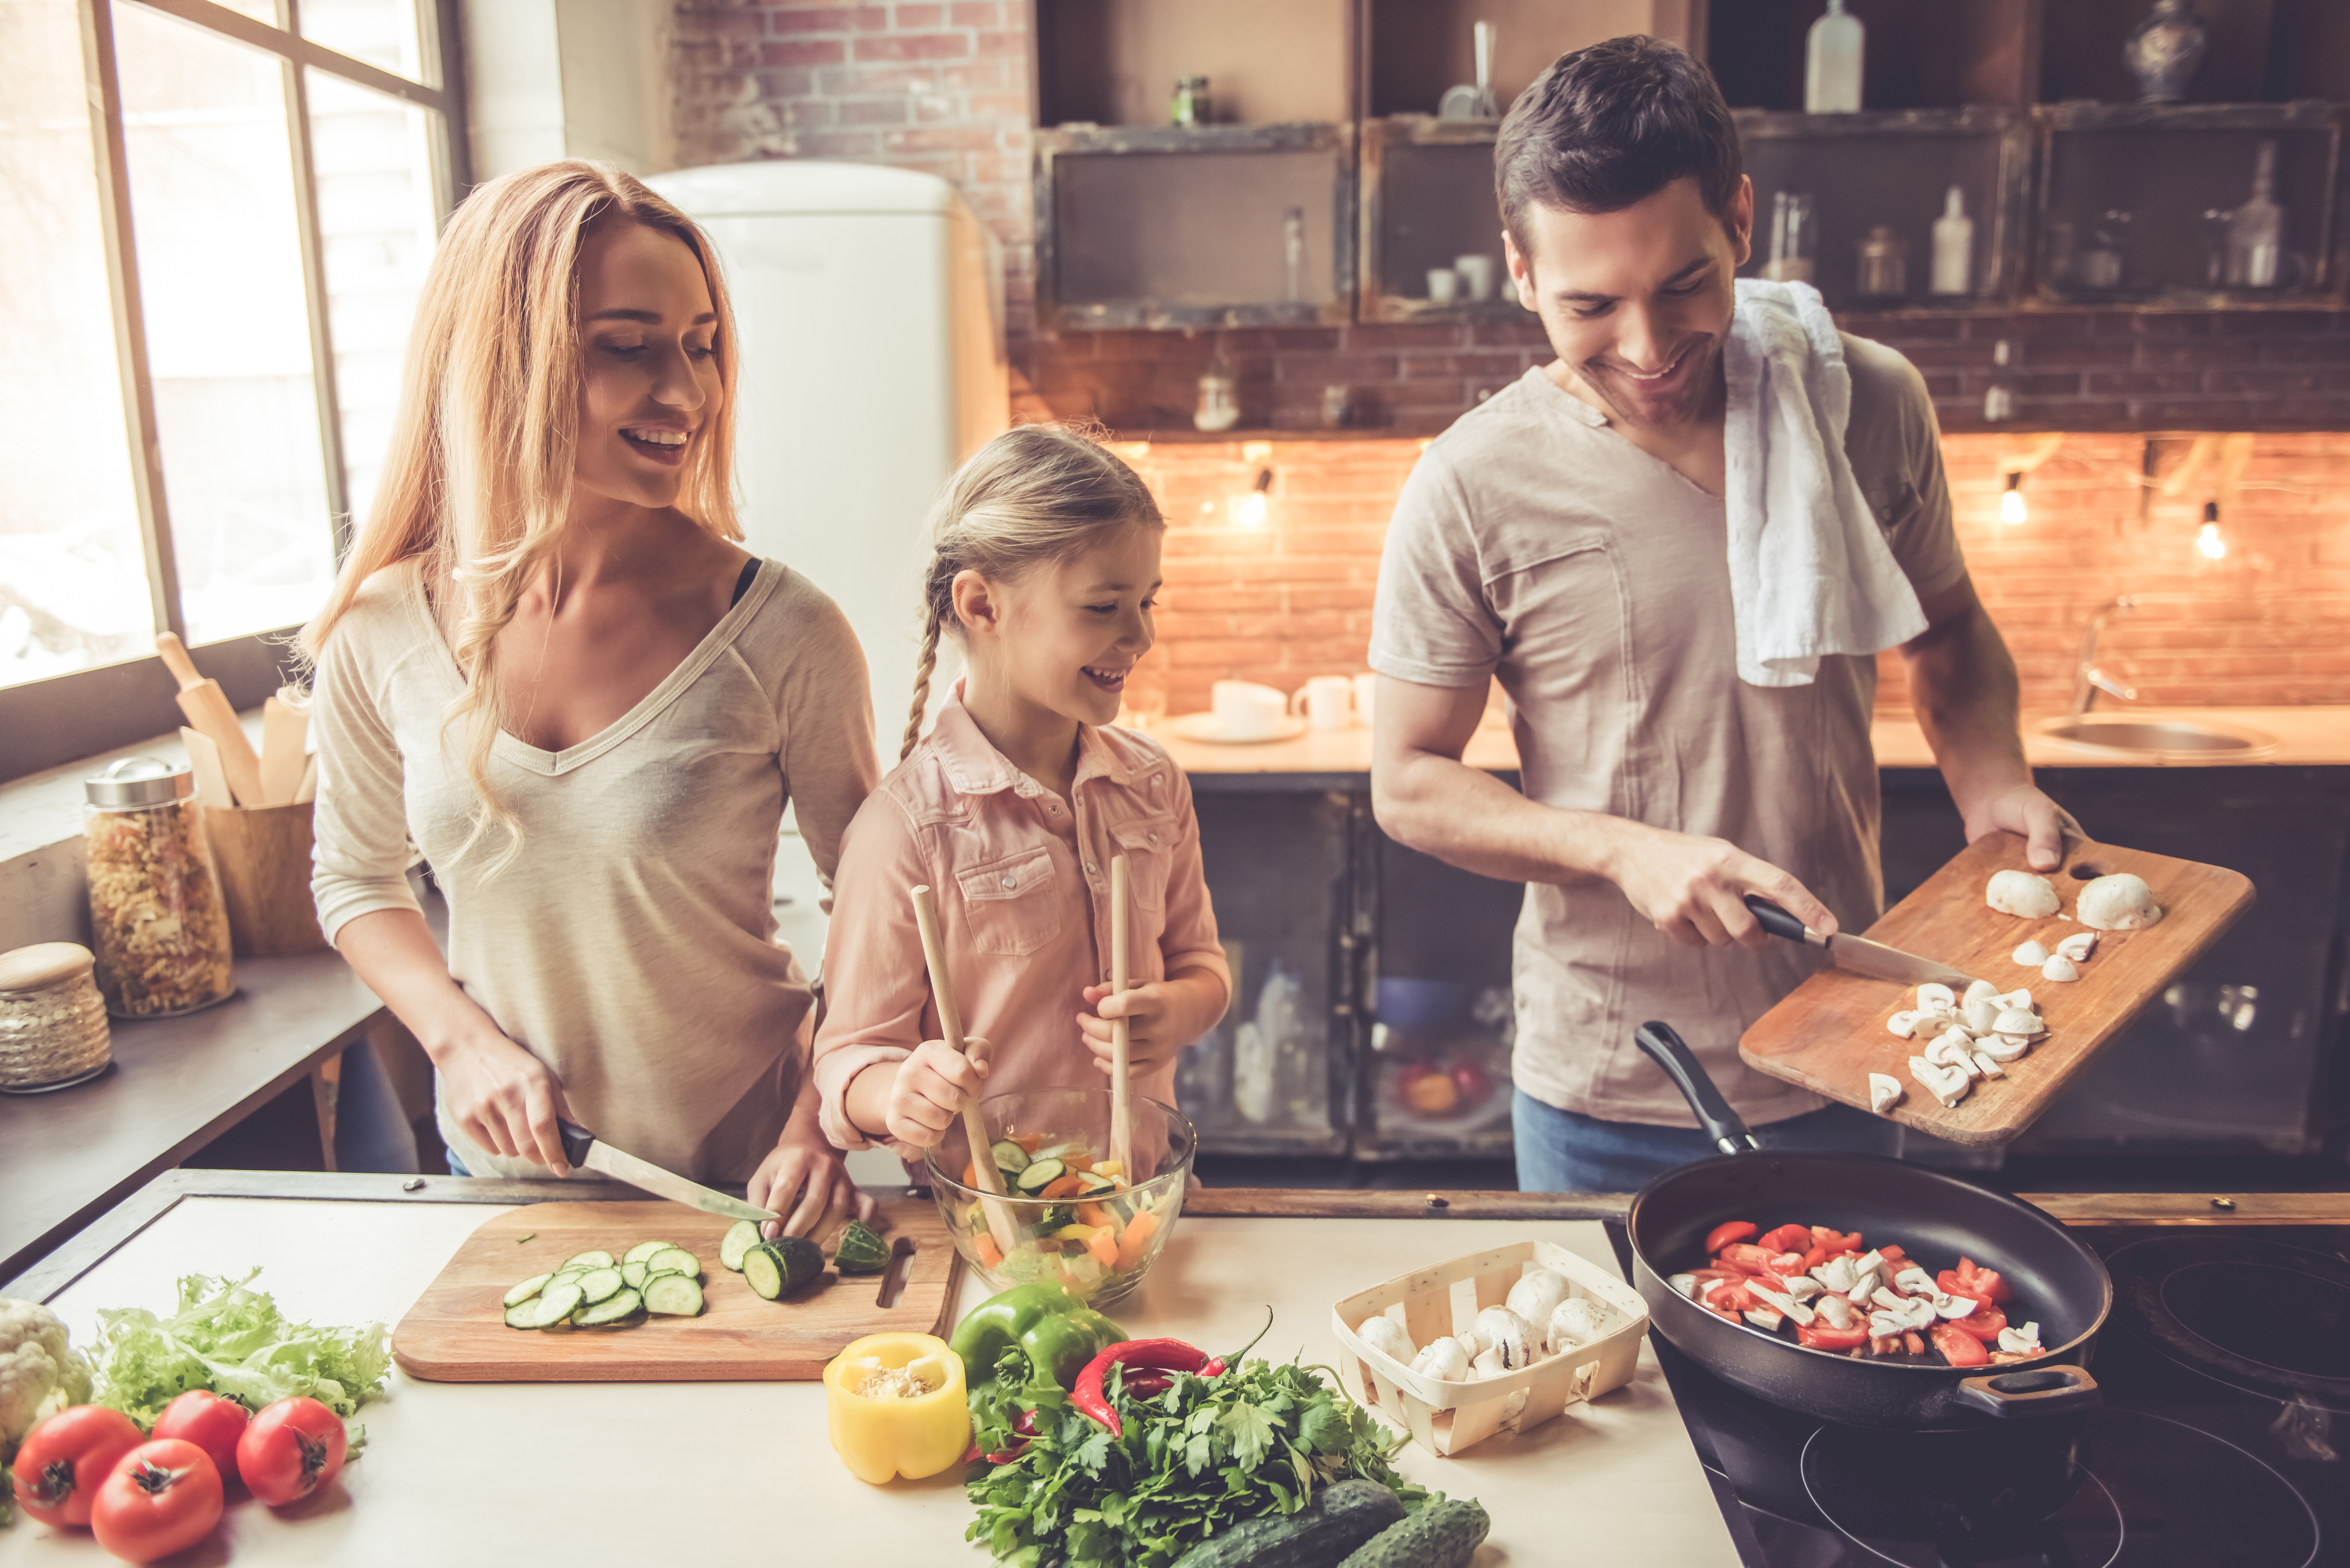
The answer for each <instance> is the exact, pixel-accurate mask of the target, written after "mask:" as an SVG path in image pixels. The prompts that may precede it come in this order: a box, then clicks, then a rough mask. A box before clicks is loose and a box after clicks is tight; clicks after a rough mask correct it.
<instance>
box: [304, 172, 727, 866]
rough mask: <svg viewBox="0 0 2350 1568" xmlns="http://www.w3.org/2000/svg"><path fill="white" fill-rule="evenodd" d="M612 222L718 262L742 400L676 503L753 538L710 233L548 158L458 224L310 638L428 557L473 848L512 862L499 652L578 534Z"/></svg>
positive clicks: (504, 182) (517, 838)
mask: <svg viewBox="0 0 2350 1568" xmlns="http://www.w3.org/2000/svg"><path fill="white" fill-rule="evenodd" d="M604 220H612V221H623V220H625V221H627V222H630V223H642V224H644V225H645V226H646V227H648V228H652V229H658V230H660V231H661V232H663V233H666V234H675V235H676V236H677V237H678V238H679V239H681V240H682V241H684V242H685V244H686V247H687V248H688V249H690V250H691V251H692V252H693V254H694V255H695V257H696V258H697V259H698V260H699V261H700V262H701V264H702V277H703V279H704V281H705V282H707V283H708V285H709V286H710V298H711V304H712V308H713V309H714V310H715V311H716V312H717V314H718V329H717V332H716V335H715V341H714V347H715V351H716V357H715V359H714V363H715V364H716V366H717V368H718V376H719V379H720V381H721V383H722V384H723V386H724V387H725V388H726V389H727V391H728V393H729V394H730V395H729V396H727V397H726V398H724V399H723V400H721V402H720V404H719V408H718V411H717V413H716V414H715V415H714V416H713V417H712V418H711V419H710V420H709V421H708V422H707V423H706V424H705V425H704V426H703V428H702V440H701V441H697V442H696V443H695V452H694V454H693V456H692V457H691V459H690V460H689V467H688V469H687V472H686V477H685V484H684V488H683V490H682V491H681V493H680V494H679V497H678V502H677V506H678V510H679V511H681V512H682V513H683V514H686V515H687V516H688V517H691V519H692V520H693V521H694V522H695V523H696V524H699V525H700V526H701V527H702V528H703V529H704V530H706V531H708V532H709V533H710V534H712V535H715V536H717V537H719V538H721V539H740V538H741V537H742V536H743V529H742V524H740V523H738V522H737V521H736V519H735V515H734V497H733V472H734V399H733V396H732V395H731V394H732V393H733V387H734V379H735V376H734V369H735V366H736V364H737V362H738V361H737V359H736V356H735V354H734V317H733V310H732V308H731V307H730V306H729V305H728V303H727V297H726V285H725V281H724V279H723V277H721V276H720V274H719V269H718V264H717V258H716V255H715V253H714V252H713V250H712V246H711V244H710V243H709V241H708V240H707V239H706V238H705V237H704V236H703V234H702V231H701V230H700V229H699V228H697V227H695V225H694V223H693V221H692V220H691V218H688V217H687V216H686V215H685V214H684V213H681V212H679V211H678V210H677V209H676V208H675V207H673V206H671V204H670V203H669V202H665V201H663V200H662V199H661V198H660V197H659V196H657V195H655V194H654V193H653V192H651V191H650V190H649V189H648V188H646V186H645V185H644V184H643V183H642V182H639V181H638V180H637V179H636V178H634V177H633V176H631V175H629V174H628V173H626V172H624V171H621V170H619V169H618V168H615V167H614V166H612V165H611V164H608V163H591V162H587V161H581V160H571V161H565V162H561V163H547V164H542V165H540V166H539V167H538V168H536V169H524V170H519V171H515V173H512V174H507V175H503V176H501V177H500V178H498V179H496V180H493V181H491V182H489V183H487V184H485V185H484V186H482V187H481V188H480V189H478V190H476V191H475V192H473V194H472V195H470V196H468V197H467V198H466V199H465V202H464V203H463V205H462V206H460V207H459V208H458V209H457V212H456V213H455V215H454V216H453V217H452V218H451V219H450V222H449V227H448V230H447V232H446V233H445V234H442V237H441V244H440V247H439V249H438V250H436V251H435V252H434V253H433V257H432V273H431V275H429V276H428V277H427V278H426V279H425V284H424V293H423V297H422V298H421V300H420V301H419V303H418V305H417V310H416V325H415V327H414V328H413V329H412V330H411V333H410V335H409V341H408V359H407V365H406V368H405V370H404V372H403V375H402V379H401V387H400V411H399V414H398V416H397V418H396V419H395V421H394V422H393V426H392V435H391V449H390V452H389V454H388V455H387V457H386V459H385V462H384V469H383V482H382V487H381V488H380V490H379V491H378V492H377V493H376V497H375V504H374V505H373V506H372V507H370V508H369V512H368V515H367V518H366V520H365V521H364V522H363V523H362V524H360V526H359V532H358V535H357V537H356V538H355V539H354V540H353V541H352V545H351V551H350V555H349V556H348V559H346V560H345V561H344V563H343V569H342V574H341V576H338V578H337V579H336V582H335V587H334V591H333V592H332V593H331V594H329V595H328V598H327V605H326V607H325V608H324V609H322V610H321V611H319V613H318V616H317V619H315V620H313V621H312V622H311V623H310V624H309V625H308V626H307V627H305V628H303V630H302V639H301V644H302V649H303V652H304V653H305V654H307V656H308V657H309V658H311V659H316V658H317V656H318V653H319V651H320V650H321V649H324V648H325V647H326V646H327V641H328V639H329V638H330V637H332V636H333V635H334V630H335V627H336V625H337V623H338V622H339V621H340V620H341V619H342V618H343V617H344V616H345V615H346V614H347V613H348V611H349V610H350V607H351V605H352V602H353V601H354V600H355V599H356V598H357V597H359V589H360V587H361V586H362V585H363V584H365V583H366V582H367V580H368V579H369V577H371V576H374V575H375V574H376V573H377V572H380V571H381V570H382V569H383V568H385V567H386V566H394V565H396V564H398V563H400V562H402V561H406V560H409V559H411V558H420V560H421V569H422V571H423V574H424V583H425V587H426V591H427V593H428V594H429V595H430V596H431V597H432V603H433V607H434V609H435V613H436V614H437V616H438V617H439V619H440V622H441V627H442V635H443V636H444V637H446V639H448V643H449V648H450V651H451V652H452V654H453V655H454V657H455V659H456V662H457V668H458V670H459V671H460V672H461V673H462V674H463V677H464V682H465V689H464V691H463V694H462V695H460V696H459V697H458V699H457V701H454V702H453V703H452V704H451V705H450V707H449V711H448V712H447V714H446V715H445V716H444V720H443V722H444V727H445V725H447V724H452V723H454V722H457V721H458V720H460V719H462V720H463V721H465V726H466V735H465V772H466V774H467V775H468V776H469V777H470V778H471V779H472V781H473V788H474V791H475V793H476V794H477V795H478V797H479V800H480V805H481V809H480V810H479V811H478V812H476V813H475V815H474V819H473V833H472V835H471V836H469V837H468V838H467V839H466V841H465V845H464V846H463V849H461V850H460V851H459V852H458V853H459V856H460V857H462V856H463V855H464V854H465V853H467V852H469V851H471V850H472V849H473V846H474V845H475V844H477V843H478V842H479V841H480V840H481V838H482V836H483V834H484V832H485V831H486V830H487V829H488V828H489V827H490V826H493V825H494V826H499V827H503V828H504V830H505V831H506V834H507V838H508V842H507V845H506V847H505V850H504V853H503V854H502V855H501V856H500V857H499V864H500V865H503V864H504V863H505V861H507V860H509V859H511V858H512V857H513V856H514V854H515V851H516V850H518V849H519V848H520V847H521V842H522V827H521V822H520V820H519V819H518V818H517V817H516V816H515V814H514V812H513V811H512V809H511V808H510V807H508V806H507V805H506V804H505V803H504V800H503V799H502V798H501V797H500V795H499V794H498V791H497V790H496V788H495V787H494V785H493V784H492V783H491V780H490V774H489V760H490V753H491V747H492V746H493V744H494V742H495V741H496V739H497V735H498V732H499V731H500V730H501V729H502V728H504V722H505V718H506V714H505V702H504V696H503V693H502V691H500V686H499V682H498V681H496V680H493V679H492V664H493V656H494V650H495V640H496V638H497V635H498V633H499V632H500V631H501V630H502V629H504V627H505V625H506V623H507V622H509V621H511V620H512V619H513V618H514V615H515V606H516V605H517V604H518V603H520V601H521V599H522V596H523V592H524V590H525V588H527V587H529V586H530V585H531V583H532V582H533V581H535V580H536V577H537V576H538V574H539V572H540V571H541V570H542V569H544V568H545V567H546V566H548V565H549V564H550V563H552V562H554V561H555V560H556V558H557V552H558V550H559V549H560V547H561V545H562V542H563V529H564V523H565V520H566V518H567V516H568V514H569V511H570V506H571V485H572V477H573V472H574V468H575V464H576V453H577V447H578V441H579V398H580V386H581V382H582V379H583V372H582V370H581V363H580V362H581V348H580V339H579V326H578V296H579V254H580V250H581V247H582V246H583V245H584V244H585V243H586V240H587V230H588V227H589V225H590V224H593V223H598V222H599V221H604Z"/></svg>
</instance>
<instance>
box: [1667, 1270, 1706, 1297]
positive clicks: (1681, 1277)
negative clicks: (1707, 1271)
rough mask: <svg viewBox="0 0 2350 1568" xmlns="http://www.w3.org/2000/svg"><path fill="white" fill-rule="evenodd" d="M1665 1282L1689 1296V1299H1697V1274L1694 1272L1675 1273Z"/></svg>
mask: <svg viewBox="0 0 2350 1568" xmlns="http://www.w3.org/2000/svg"><path fill="white" fill-rule="evenodd" d="M1665 1283H1667V1284H1669V1285H1670V1286H1672V1287H1673V1289H1675V1290H1677V1291H1679V1292H1680V1293H1681V1294H1683V1295H1685V1296H1687V1297H1689V1299H1690V1300H1691V1301H1695V1300H1697V1299H1698V1296H1697V1276H1696V1275H1695V1274H1675V1275H1674V1276H1673V1277H1672V1278H1671V1279H1669V1280H1667V1281H1666V1282H1665Z"/></svg>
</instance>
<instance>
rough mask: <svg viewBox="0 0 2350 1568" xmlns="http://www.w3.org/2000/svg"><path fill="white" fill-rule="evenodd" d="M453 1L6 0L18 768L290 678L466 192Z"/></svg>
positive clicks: (1, 159)
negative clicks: (179, 646)
mask: <svg viewBox="0 0 2350 1568" xmlns="http://www.w3.org/2000/svg"><path fill="white" fill-rule="evenodd" d="M453 12H454V6H453V4H452V0H233V3H231V4H214V3H213V0H0V61H5V62H7V85H6V87H5V88H0V278H5V280H6V283H5V287H0V431H5V436H0V454H4V455H5V463H4V464H0V778H8V777H14V776H16V775H19V774H25V773H27V772H31V771H33V770H35V769H37V768H40V767H45V766H50V765H53V764H55V763H58V762H62V761H66V760H68V759H70V758H73V757H76V756H81V755H86V754H88V753H92V752H96V751H100V750H104V749H106V748H107V747H109V746H110V745H117V744H120V743H122V742H126V741H129V740H133V739H136V738H137V737H139V736H140V735H143V734H151V733H153V732H156V731H158V730H161V729H165V728H168V727H169V726H170V724H171V723H172V722H176V719H175V712H176V711H175V710H174V709H173V707H172V701H171V695H172V689H171V683H170V681H169V680H168V679H167V678H165V677H164V676H163V675H162V674H161V670H160V667H159V666H157V665H155V663H154V661H153V659H152V655H153V652H154V645H155V637H156V634H157V633H158V632H161V631H167V630H168V631H172V632H176V633H177V634H179V636H180V637H181V638H182V639H183V640H185V641H186V642H187V643H188V644H189V646H190V647H191V648H192V649H195V650H196V659H197V662H198V663H199V664H200V665H202V666H203V667H204V669H205V671H206V673H208V674H212V675H213V676H215V677H217V678H219V679H221V680H223V682H224V684H225V685H228V686H230V687H231V689H232V690H231V695H232V699H233V700H235V701H239V702H240V703H241V704H242V703H243V702H248V701H258V700H259V697H260V695H261V694H262V693H263V692H264V691H267V690H269V689H270V688H271V687H273V686H274V685H275V684H276V667H277V664H278V661H279V655H280V653H281V651H282V634H283V633H284V632H285V631H286V629H287V628H291V627H294V626H296V625H298V624H300V623H301V622H302V621H303V620H305V619H306V618H308V616H309V615H310V614H311V612H312V611H313V610H315V609H316V608H317V606H318V604H319V602H320V600H321V599H322V597H324V595H325V592H326V589H327V587H328V582H329V580H330V579H331V577H332V576H333V573H334V569H335V565H336V562H337V560H338V556H339V553H340V550H341V547H342V545H343V543H344V541H345V540H346V539H347V538H348V530H349V520H350V519H351V518H352V517H353V516H354V515H356V514H363V513H364V512H365V510H366V508H367V505H368V504H369V500H370V498H371V497H372V495H373V493H374V487H375V483H376V476H377V470H378V468H379V466H380V462H381V461H382V457H383V450H384V444H385V441H386V437H387V435H388V432H389V426H390V418H391V413H392V408H393V403H394V400H395V399H396V398H397V395H398V389H399V373H400V356H401V351H402V348H403V346H404V343H405V340H406V337H407V333H408V327H409V321H410V318H411V316H412V315H413V314H414V311H415V307H416V297H417V294H418V292H419V290H420V289H421V286H422V283H423V278H424V272H425V268H426V265H428V263H429V262H430V259H431V256H432V244H433V240H434V237H435V235H436V234H437V233H438V230H439V226H440V223H441V220H442V217H443V216H445V215H446V213H448V211H449V208H450V205H451V203H452V201H453V200H454V198H455V196H456V195H457V194H458V193H459V192H460V191H461V190H462V188H463V187H462V178H463V127H462V125H461V124H459V123H458V115H459V100H458V95H457V91H456V87H455V70H454V53H453V40H454V32H455V28H454V15H453Z"/></svg>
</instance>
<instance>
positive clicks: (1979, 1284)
mask: <svg viewBox="0 0 2350 1568" xmlns="http://www.w3.org/2000/svg"><path fill="white" fill-rule="evenodd" d="M1958 1274H1959V1278H1960V1279H1962V1280H1964V1281H1966V1282H1967V1283H1968V1285H1969V1287H1970V1288H1969V1290H1968V1292H1967V1293H1968V1294H1969V1295H1970V1296H1980V1297H1981V1298H1982V1299H1983V1300H1985V1301H1988V1302H1990V1303H1991V1304H1992V1305H1993V1306H2005V1305H2006V1304H2007V1303H2010V1302H2012V1301H2013V1300H2014V1299H2015V1292H2014V1290H2013V1289H2012V1287H2011V1286H2010V1285H2009V1284H2008V1282H2006V1281H2005V1280H2002V1279H2001V1278H2000V1277H1999V1271H1998V1270H1997V1269H1979V1268H1977V1267H1975V1262H1974V1260H1973V1259H1972V1258H1960V1260H1959V1269H1958Z"/></svg>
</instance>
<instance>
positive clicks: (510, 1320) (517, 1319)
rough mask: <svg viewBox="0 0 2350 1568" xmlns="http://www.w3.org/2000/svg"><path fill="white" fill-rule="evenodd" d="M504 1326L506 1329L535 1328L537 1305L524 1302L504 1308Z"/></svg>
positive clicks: (531, 1302) (536, 1324)
mask: <svg viewBox="0 0 2350 1568" xmlns="http://www.w3.org/2000/svg"><path fill="white" fill-rule="evenodd" d="M506 1326H507V1327H508V1328H536V1327H537V1326H538V1303H536V1302H533V1301H526V1302H520V1303H516V1304H515V1305H513V1306H510V1307H508V1308H506Z"/></svg>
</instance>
